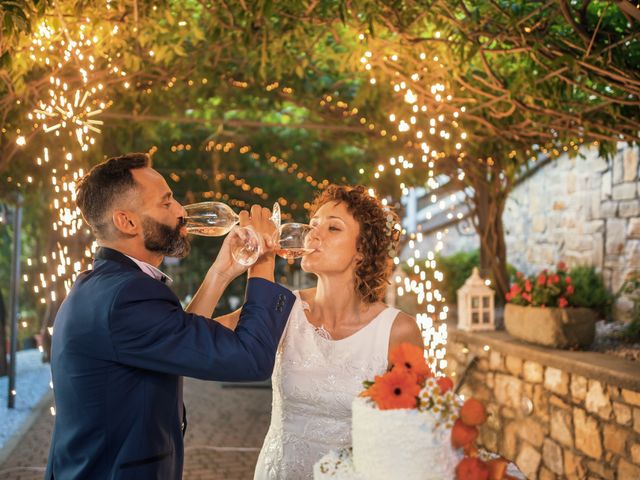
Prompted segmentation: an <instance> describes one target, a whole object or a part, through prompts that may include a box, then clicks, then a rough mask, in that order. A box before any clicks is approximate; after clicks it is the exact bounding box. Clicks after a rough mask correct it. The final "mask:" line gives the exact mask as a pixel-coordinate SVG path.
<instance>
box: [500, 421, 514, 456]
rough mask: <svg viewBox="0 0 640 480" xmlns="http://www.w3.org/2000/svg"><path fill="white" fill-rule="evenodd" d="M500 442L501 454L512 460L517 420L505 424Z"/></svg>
mask: <svg viewBox="0 0 640 480" xmlns="http://www.w3.org/2000/svg"><path fill="white" fill-rule="evenodd" d="M500 442H501V443H500V453H501V454H502V456H503V457H504V458H507V459H509V460H511V461H513V459H515V458H516V453H517V450H516V448H517V446H518V422H509V423H507V424H506V425H505V427H504V430H503V432H502V440H500Z"/></svg>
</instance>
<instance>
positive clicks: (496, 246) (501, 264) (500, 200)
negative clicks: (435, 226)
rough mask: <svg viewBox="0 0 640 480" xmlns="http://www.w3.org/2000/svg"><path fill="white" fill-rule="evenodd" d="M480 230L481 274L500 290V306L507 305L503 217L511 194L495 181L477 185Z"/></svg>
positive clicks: (477, 219) (497, 298)
mask: <svg viewBox="0 0 640 480" xmlns="http://www.w3.org/2000/svg"><path fill="white" fill-rule="evenodd" d="M474 188H475V196H474V199H473V200H474V203H475V214H476V223H475V227H476V231H477V232H478V236H479V237H480V271H481V275H482V276H483V277H484V278H490V279H491V283H492V285H493V288H494V289H495V291H496V304H497V305H503V304H504V300H505V294H506V293H507V292H508V291H509V275H508V273H507V247H506V243H505V238H504V225H503V223H502V214H503V213H504V207H505V202H506V198H507V195H506V193H505V192H504V191H503V190H502V189H501V188H500V185H497V184H496V183H495V182H482V183H481V184H480V185H474Z"/></svg>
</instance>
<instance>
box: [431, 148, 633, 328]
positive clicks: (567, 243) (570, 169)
mask: <svg viewBox="0 0 640 480" xmlns="http://www.w3.org/2000/svg"><path fill="white" fill-rule="evenodd" d="M580 154H581V155H580V156H578V157H576V158H569V157H568V156H567V155H564V156H560V157H559V158H558V159H557V160H555V161H554V162H552V163H550V164H548V165H546V166H544V167H542V168H541V169H540V170H539V171H538V172H536V173H535V174H534V175H533V176H532V177H531V178H529V179H527V180H526V181H524V182H523V183H522V184H520V185H519V186H518V187H516V188H515V189H514V191H513V192H512V193H511V195H510V196H509V199H508V200H507V205H506V208H505V213H504V217H503V220H504V227H505V237H506V244H507V260H508V262H509V263H510V264H512V265H514V266H515V267H516V268H518V269H519V270H521V271H523V272H525V273H527V274H529V273H532V272H539V271H541V270H543V269H545V268H554V267H555V265H556V264H557V263H558V262H559V261H564V262H566V263H567V264H568V265H569V266H570V267H573V266H576V265H584V264H586V265H592V266H595V267H596V268H597V269H598V271H600V272H602V274H603V276H604V279H605V282H606V285H607V287H608V288H609V289H610V290H611V291H612V292H616V291H617V290H618V289H619V288H620V286H621V284H622V283H623V281H624V279H625V277H626V276H627V274H628V273H629V272H631V271H633V270H638V269H640V182H639V181H638V179H639V174H638V169H639V163H640V162H639V157H640V151H639V149H638V147H635V148H628V147H627V146H625V145H620V149H619V151H618V153H617V154H616V155H615V156H614V157H613V158H612V159H609V160H607V159H605V158H602V157H600V156H599V155H598V151H597V148H596V147H591V148H586V147H585V148H583V149H582V150H581V151H580ZM435 242H436V240H435V238H433V237H427V238H426V239H425V240H424V245H425V246H427V245H428V246H431V247H433V245H435ZM478 246H479V240H478V237H477V235H475V234H473V235H468V234H460V233H459V232H458V231H457V228H456V227H449V230H448V235H447V236H446V238H445V240H444V247H445V248H444V249H443V251H442V253H443V255H449V254H451V253H455V252H457V251H467V250H471V249H474V248H478ZM631 307H632V304H631V302H630V301H629V300H628V299H625V298H623V299H621V300H620V301H619V305H618V310H619V313H622V314H623V315H622V316H623V317H624V314H625V312H629V311H630V310H631Z"/></svg>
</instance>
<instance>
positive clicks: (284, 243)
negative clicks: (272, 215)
mask: <svg viewBox="0 0 640 480" xmlns="http://www.w3.org/2000/svg"><path fill="white" fill-rule="evenodd" d="M311 230H313V227H312V226H311V225H307V224H306V223H284V224H282V225H281V226H280V228H279V229H278V230H277V231H276V233H275V234H274V238H273V241H274V243H275V244H276V255H278V256H280V257H282V258H284V259H286V260H287V261H289V262H292V261H293V260H295V259H296V258H300V257H303V256H304V255H308V254H309V253H311V252H313V251H314V250H315V249H314V248H309V242H308V239H307V237H308V235H309V232H311Z"/></svg>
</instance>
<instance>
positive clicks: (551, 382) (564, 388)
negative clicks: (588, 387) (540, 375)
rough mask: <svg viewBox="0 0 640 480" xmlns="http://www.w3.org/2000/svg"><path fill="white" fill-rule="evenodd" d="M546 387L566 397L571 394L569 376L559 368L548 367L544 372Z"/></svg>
mask: <svg viewBox="0 0 640 480" xmlns="http://www.w3.org/2000/svg"><path fill="white" fill-rule="evenodd" d="M544 386H545V388H546V389H547V390H550V391H551V392H554V393H557V394H558V395H566V394H567V393H569V375H568V374H567V373H566V372H563V371H562V370H559V369H557V368H553V367H547V369H546V370H545V372H544Z"/></svg>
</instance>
